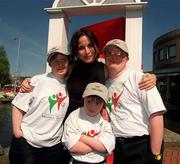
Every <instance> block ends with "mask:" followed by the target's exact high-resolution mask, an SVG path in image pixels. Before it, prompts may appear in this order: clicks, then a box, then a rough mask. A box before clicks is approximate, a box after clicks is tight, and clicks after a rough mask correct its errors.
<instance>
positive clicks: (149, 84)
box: [139, 73, 157, 90]
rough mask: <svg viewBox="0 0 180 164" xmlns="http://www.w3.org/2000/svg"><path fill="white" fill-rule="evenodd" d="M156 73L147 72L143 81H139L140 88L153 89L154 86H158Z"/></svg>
mask: <svg viewBox="0 0 180 164" xmlns="http://www.w3.org/2000/svg"><path fill="white" fill-rule="evenodd" d="M156 81H157V78H156V75H155V74H151V73H145V74H144V75H143V78H142V80H141V82H140V83H139V89H140V90H144V89H145V90H149V89H152V88H153V87H154V86H156Z"/></svg>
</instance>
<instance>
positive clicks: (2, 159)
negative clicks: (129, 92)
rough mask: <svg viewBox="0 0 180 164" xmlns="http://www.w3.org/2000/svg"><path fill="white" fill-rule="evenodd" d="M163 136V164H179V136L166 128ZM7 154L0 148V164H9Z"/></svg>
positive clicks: (109, 163) (6, 149) (7, 150)
mask: <svg viewBox="0 0 180 164" xmlns="http://www.w3.org/2000/svg"><path fill="white" fill-rule="evenodd" d="M164 134H165V135H164V153H163V164H180V135H179V134H177V133H174V132H172V131H170V130H168V129H166V128H165V133H164ZM8 152H9V148H3V149H1V148H0V164H9V160H8ZM111 163H112V162H111V161H109V162H108V163H107V164H111Z"/></svg>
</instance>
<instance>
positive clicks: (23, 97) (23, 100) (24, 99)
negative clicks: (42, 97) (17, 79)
mask: <svg viewBox="0 0 180 164" xmlns="http://www.w3.org/2000/svg"><path fill="white" fill-rule="evenodd" d="M31 101H32V92H30V93H18V94H17V95H16V97H15V98H14V100H13V101H12V102H11V103H12V104H13V105H14V106H16V107H17V108H19V109H20V110H22V111H24V112H27V111H28V109H29V106H30V104H31Z"/></svg>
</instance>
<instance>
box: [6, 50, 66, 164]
mask: <svg viewBox="0 0 180 164" xmlns="http://www.w3.org/2000/svg"><path fill="white" fill-rule="evenodd" d="M68 55H69V53H68V51H66V49H65V48H64V47H55V48H53V49H51V50H50V51H49V53H48V58H47V61H48V63H49V65H50V66H51V68H52V71H51V72H50V73H48V74H42V75H38V76H34V77H33V78H32V79H31V86H32V87H33V90H32V92H30V93H18V94H17V96H16V97H15V99H14V100H13V101H12V104H13V108H12V123H13V139H12V142H11V146H10V152H9V159H10V163H11V164H50V163H52V164H59V163H61V154H62V153H61V151H62V145H61V136H62V132H63V125H62V124H63V120H64V117H65V114H66V111H67V108H68V105H69V96H68V94H67V90H66V82H65V78H66V76H67V74H68V70H69V57H68Z"/></svg>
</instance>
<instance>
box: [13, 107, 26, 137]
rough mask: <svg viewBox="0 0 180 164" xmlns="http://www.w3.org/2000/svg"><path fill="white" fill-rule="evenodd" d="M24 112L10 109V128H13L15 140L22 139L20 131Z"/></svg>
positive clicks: (14, 108)
mask: <svg viewBox="0 0 180 164" xmlns="http://www.w3.org/2000/svg"><path fill="white" fill-rule="evenodd" d="M23 115H24V112H23V111H22V110H20V109H19V108H17V107H16V106H13V109H12V126H13V134H14V136H15V137H16V138H19V137H22V136H23V133H22V130H21V122H22V118H23Z"/></svg>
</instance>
